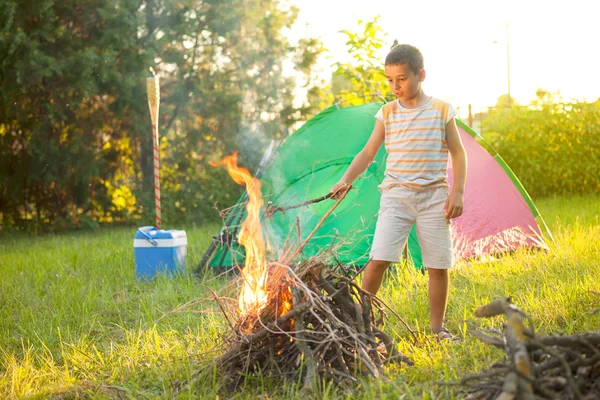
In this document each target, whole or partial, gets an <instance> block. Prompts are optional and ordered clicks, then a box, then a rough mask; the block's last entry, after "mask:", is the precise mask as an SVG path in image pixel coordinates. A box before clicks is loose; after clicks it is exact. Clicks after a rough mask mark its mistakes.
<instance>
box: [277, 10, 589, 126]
mask: <svg viewBox="0 0 600 400" xmlns="http://www.w3.org/2000/svg"><path fill="white" fill-rule="evenodd" d="M288 2H289V3H293V4H295V5H296V6H297V7H298V8H299V9H300V12H299V16H298V19H297V21H296V23H295V25H294V26H293V27H292V29H291V30H289V31H288V32H287V35H288V37H289V38H290V40H291V41H292V42H293V41H296V40H298V39H300V38H302V37H304V36H306V35H310V36H313V37H318V38H320V39H321V40H322V42H323V44H324V46H325V48H327V49H328V50H329V53H328V54H327V57H326V58H323V59H322V60H321V61H320V63H319V66H318V69H319V71H320V73H321V74H322V76H330V73H331V67H330V65H331V64H332V63H334V62H337V61H340V62H347V61H350V59H349V57H348V55H347V48H346V46H345V35H343V34H341V33H339V31H340V30H342V29H347V30H350V31H352V32H356V31H357V30H358V29H359V28H358V24H357V21H358V20H359V19H362V20H366V21H370V20H372V19H373V17H375V16H377V15H379V16H380V19H379V24H380V25H381V27H382V28H383V30H384V33H385V34H386V36H385V40H386V41H387V42H388V43H387V44H388V45H387V46H386V47H385V48H384V49H382V52H381V54H380V55H379V59H380V60H381V62H382V64H383V59H384V58H385V55H386V54H387V51H388V50H389V46H391V44H392V43H393V41H394V39H397V40H398V41H399V42H400V43H409V44H412V45H414V46H416V47H418V48H419V49H420V50H421V52H422V53H423V56H424V58H425V70H426V72H427V78H426V80H425V82H424V83H423V89H424V91H425V93H426V94H427V95H432V96H435V97H437V98H441V99H444V100H447V101H449V102H451V103H452V104H453V105H454V106H455V107H457V108H459V113H460V115H461V116H463V117H464V116H465V115H466V113H467V107H468V105H469V104H472V105H473V110H474V112H478V111H479V109H480V108H481V107H485V106H492V105H494V104H496V100H497V98H498V96H500V95H502V94H505V93H507V91H508V73H507V70H508V68H507V64H508V63H507V48H506V44H507V27H506V26H507V24H508V44H509V46H508V47H509V49H508V56H509V57H508V59H509V60H510V89H511V96H512V97H513V98H514V99H515V100H516V101H517V102H519V103H520V104H527V103H529V102H530V101H531V100H533V99H534V98H535V92H536V90H537V89H540V88H541V89H545V90H548V91H551V92H556V91H560V94H561V96H562V98H563V99H564V100H566V101H569V100H571V99H578V100H587V101H595V100H597V99H598V98H600V79H598V77H597V74H598V72H600V51H599V47H600V46H599V45H598V39H600V34H599V33H600V29H598V22H597V20H598V15H599V14H600V13H599V12H600V1H599V0H571V1H556V0H546V1H538V0H520V1H515V0H502V1H499V0H494V1H488V0H446V1H443V0H412V1H400V0H396V1H378V0H370V1H368V0H367V1H365V0H344V1H339V0H289V1H288Z"/></svg>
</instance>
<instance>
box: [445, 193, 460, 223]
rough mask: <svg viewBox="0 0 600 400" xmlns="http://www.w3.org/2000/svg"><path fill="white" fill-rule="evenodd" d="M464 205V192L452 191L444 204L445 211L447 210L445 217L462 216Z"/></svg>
mask: <svg viewBox="0 0 600 400" xmlns="http://www.w3.org/2000/svg"><path fill="white" fill-rule="evenodd" d="M463 207H464V196H463V194H462V193H458V192H454V191H452V192H451V193H450V195H449V196H448V199H447V200H446V205H445V206H444V211H446V215H445V218H446V219H452V218H457V217H460V216H461V215H462V213H463Z"/></svg>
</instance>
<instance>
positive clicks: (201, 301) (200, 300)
mask: <svg viewBox="0 0 600 400" xmlns="http://www.w3.org/2000/svg"><path fill="white" fill-rule="evenodd" d="M208 300H210V299H209V298H208V297H206V298H204V299H194V300H190V301H188V302H187V303H185V304H182V305H180V306H179V307H177V308H175V309H173V310H171V311H167V312H166V313H164V314H163V315H162V316H160V317H159V318H158V319H157V320H156V321H154V324H158V323H159V322H160V321H161V320H163V319H165V318H166V317H168V316H169V315H171V314H175V313H177V312H180V311H183V310H185V309H186V308H189V307H191V306H194V305H196V304H200V303H203V302H205V301H208Z"/></svg>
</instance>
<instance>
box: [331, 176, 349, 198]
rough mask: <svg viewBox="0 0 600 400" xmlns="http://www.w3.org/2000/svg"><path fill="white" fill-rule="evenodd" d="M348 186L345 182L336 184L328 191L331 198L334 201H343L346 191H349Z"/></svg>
mask: <svg viewBox="0 0 600 400" xmlns="http://www.w3.org/2000/svg"><path fill="white" fill-rule="evenodd" d="M350 187H351V186H350V185H349V184H347V183H346V182H341V181H340V182H338V183H336V184H335V185H333V186H332V187H331V190H329V193H331V194H332V195H331V198H332V199H334V200H338V199H343V198H344V197H346V194H347V193H348V190H350Z"/></svg>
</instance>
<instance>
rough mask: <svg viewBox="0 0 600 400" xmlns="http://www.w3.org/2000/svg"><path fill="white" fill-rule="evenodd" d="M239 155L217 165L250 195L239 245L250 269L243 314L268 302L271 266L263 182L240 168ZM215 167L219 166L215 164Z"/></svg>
mask: <svg viewBox="0 0 600 400" xmlns="http://www.w3.org/2000/svg"><path fill="white" fill-rule="evenodd" d="M237 155H238V153H237V151H234V152H233V154H232V155H230V156H227V157H225V158H223V160H221V162H220V163H217V164H216V165H224V166H225V167H227V172H228V173H229V176H231V177H232V178H233V180H234V181H235V182H236V183H238V184H240V185H241V184H245V185H246V191H247V192H248V203H247V204H246V211H247V213H248V214H247V216H246V219H245V220H244V222H243V223H242V228H241V229H240V233H239V241H240V243H241V244H242V246H244V248H245V250H246V263H245V264H246V265H245V266H244V269H243V271H242V272H241V273H242V279H243V281H244V283H243V284H242V290H241V292H240V298H239V308H240V312H241V313H242V314H244V313H246V312H247V311H249V310H251V309H253V308H255V307H257V306H258V307H260V306H262V305H264V304H265V302H266V300H267V295H268V293H267V289H266V287H267V263H266V258H265V241H264V238H263V233H262V226H261V224H260V209H261V207H262V205H263V204H264V202H263V199H262V194H261V190H260V181H259V180H258V179H255V178H254V177H253V176H252V175H251V174H250V172H249V171H248V170H247V169H246V168H242V167H238V165H237ZM213 165H215V164H213Z"/></svg>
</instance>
